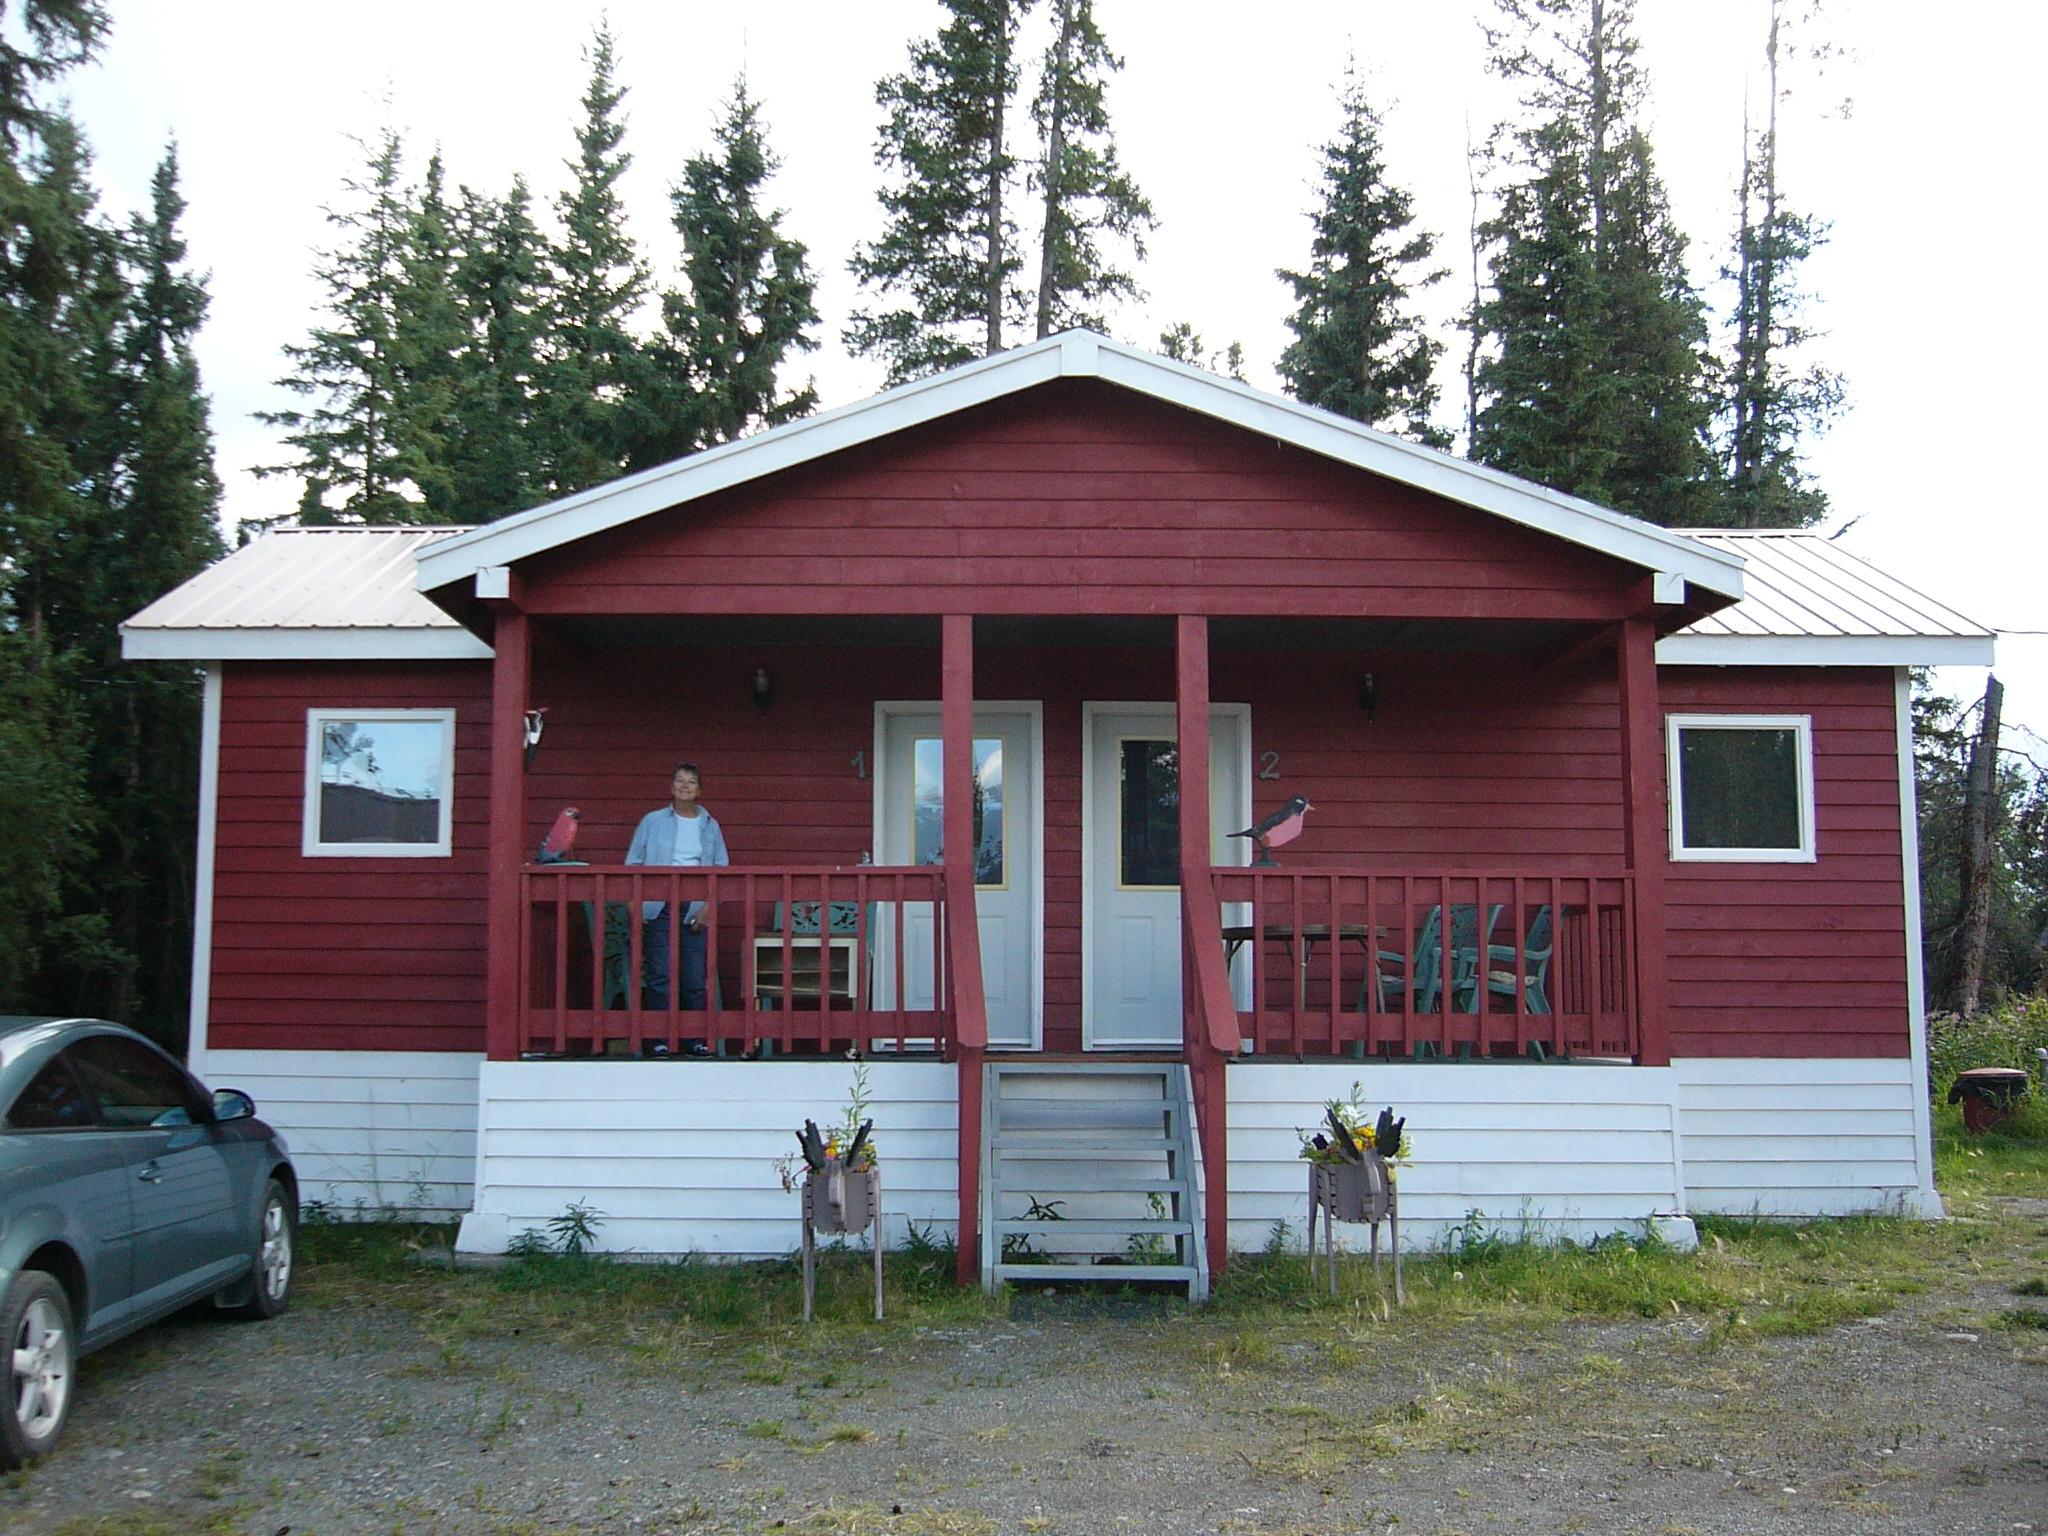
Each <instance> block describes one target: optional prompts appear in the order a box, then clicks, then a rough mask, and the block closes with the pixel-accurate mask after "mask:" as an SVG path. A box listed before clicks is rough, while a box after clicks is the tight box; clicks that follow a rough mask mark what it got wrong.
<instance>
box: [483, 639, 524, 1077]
mask: <svg viewBox="0 0 2048 1536" xmlns="http://www.w3.org/2000/svg"><path fill="white" fill-rule="evenodd" d="M532 638H533V637H532V634H531V632H530V630H529V628H528V621H527V617H526V614H525V612H524V611H523V610H521V609H519V608H515V607H513V606H512V605H511V604H509V603H506V604H503V605H501V606H500V607H499V608H498V612H497V623H496V626H495V628H494V629H493V631H492V635H491V652H492V656H491V816H490V832H489V842H488V844H487V845H486V846H487V849H488V853H489V864H488V867H489V870H490V882H489V885H488V887H487V889H488V891H489V898H488V907H487V911H488V916H489V929H488V932H489V939H488V945H489V948H488V951H487V952H488V954H489V957H490V958H489V966H488V969H487V970H486V972H485V977H486V980H485V988H484V1020H485V1024H484V1044H485V1048H486V1050H487V1051H488V1052H489V1055H490V1059H491V1060H492V1061H512V1060H515V1059H517V1057H518V1055H519V1003H520V998H519V927H520V924H519V891H520V871H521V869H522V868H523V866H524V865H525V863H526V774H525V764H524V761H523V759H524V755H525V738H524V727H525V720H526V697H527V684H528V680H529V677H530V676H531V672H532V667H533V656H532Z"/></svg>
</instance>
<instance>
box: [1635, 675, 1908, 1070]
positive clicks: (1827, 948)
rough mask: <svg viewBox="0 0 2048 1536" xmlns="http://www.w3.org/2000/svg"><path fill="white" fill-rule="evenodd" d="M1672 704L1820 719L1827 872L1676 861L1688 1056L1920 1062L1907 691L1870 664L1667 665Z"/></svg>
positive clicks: (1675, 1012)
mask: <svg viewBox="0 0 2048 1536" xmlns="http://www.w3.org/2000/svg"><path fill="white" fill-rule="evenodd" d="M1660 681H1661V683H1662V701H1663V706H1664V708H1665V710H1666V711H1669V712H1683V711H1693V710H1698V711H1701V712H1712V711H1716V710H1718V711H1724V712H1728V713H1740V714H1800V715H1811V716H1812V717H1813V754H1814V818H1815V822H1816V828H1817V832H1818V837H1819V841H1818V843H1817V844H1816V847H1817V850H1818V852H1819V858H1818V860H1817V861H1816V862H1814V863H1812V864H1693V863H1685V864H1673V865H1671V866H1670V874H1669V876H1668V878H1667V882H1666V900H1667V903H1668V913H1669V915H1668V918H1667V922H1668V924H1669V928H1670V953H1671V1005H1672V1033H1671V1050H1672V1054H1673V1055H1675V1056H1904V1055H1905V1054H1906V1053H1907V1035H1906V925H1905V895H1904V888H1903V868H1902V865H1901V858H1900V850H1899V766H1898V751H1897V736H1896V731H1897V723H1896V720H1895V718H1894V714H1893V710H1894V704H1893V682H1892V674H1891V672H1890V671H1889V670H1887V669H1884V668H1877V667H1867V668H1854V669H1850V668H1828V669H1821V668H1807V669H1799V670H1795V669H1790V668H1785V669H1779V668H1771V669H1768V670H1766V669H1763V668H1756V667H1733V668H1726V669H1714V668H1707V667H1683V668H1670V667H1667V668H1664V669H1663V671H1662V675H1661V678H1660Z"/></svg>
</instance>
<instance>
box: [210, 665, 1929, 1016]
mask: <svg viewBox="0 0 2048 1536" xmlns="http://www.w3.org/2000/svg"><path fill="white" fill-rule="evenodd" d="M938 661H939V658H938V651H937V647H936V646H933V647H931V648H930V649H928V650H927V649H922V648H918V647H907V646H904V647H894V646H876V647H862V648H852V647H844V648H837V649H814V648H809V647H797V646H757V647H749V646H731V647H720V646H710V647H703V646H700V647H692V648H690V649H688V650H656V649H647V650H620V651H584V652H582V653H580V654H579V655H578V656H576V657H574V658H571V659H563V660H551V661H546V662H543V663H542V664H541V665H540V666H539V667H538V668H537V669H536V673H535V677H534V690H533V699H534V702H535V703H536V704H544V705H547V706H548V716H547V720H548V727H547V736H546V738H545V740H544V741H543V743H542V745H541V748H540V751H539V753H538V755H537V756H536V758H535V760H534V763H533V767H532V770H531V771H530V772H529V774H528V775H527V777H526V806H525V821H526V825H527V839H526V842H527V845H528V846H535V845H537V844H538V843H539V841H540V837H541V835H542V833H543V832H544V831H545V830H546V828H547V826H548V825H549V824H550V823H551V822H552V820H553V818H554V815H555V813H556V811H558V810H559V809H560V808H561V807H562V806H564V805H574V806H576V807H577V808H578V809H580V810H581V811H582V812H583V823H582V828H581V831H580V833H579V837H578V842H577V852H578V854H579V856H582V857H586V858H589V859H592V860H596V861H600V862H604V861H611V860H616V859H618V858H620V857H622V856H623V855H624V853H625V849H626V845H627V842H628V840H629V839H630V837H631V835H632V831H633V827H634V825H635V824H636V823H637V822H638V820H639V818H640V817H641V816H642V815H644V814H645V813H646V812H647V811H649V810H651V809H653V808H654V807H656V806H658V805H659V804H661V803H662V801H663V797H664V789H665V785H666V783H667V780H668V775H669V771H670V769H671V768H672V767H673V765H674V764H675V762H676V761H677V759H679V758H683V757H689V758H691V759H693V760H695V761H696V762H698V763H700V764H701V765H702V767H703V770H704V799H705V803H706V804H707V805H708V806H710V807H711V809H712V810H713V811H714V812H715V813H716V815H717V816H718V818H719V820H720V822H721V823H722V824H723V825H724V827H725V831H726V836H727V840H728V842H729V843H730V845H731V848H732V853H733V857H734V859H735V860H736V861H738V862H740V863H742V864H745V863H815V864H852V863H854V862H856V861H857V860H858V859H859V858H860V856H861V854H862V853H863V852H868V851H872V843H873V830H872V829H873V792H874V784H873V782H872V780H871V779H869V780H863V779H861V778H860V777H858V776H857V773H856V770H855V767H854V764H853V758H854V755H855V754H856V753H860V754H865V759H866V763H867V769H868V772H869V774H870V775H872V773H873V771H874V765H873V761H872V758H873V750H874V701H875V700H876V699H877V698H897V699H931V700H936V699H937V697H938V689H939V675H938V672H939V668H938ZM764 665H765V666H767V667H768V668H769V670H770V671H771V673H772V675H773V677H774V682H775V698H774V703H773V705H772V706H771V707H770V709H769V710H768V711H767V712H766V713H765V714H764V713H762V712H761V711H760V710H758V709H757V708H756V707H755V705H754V703H753V700H752V692H751V679H752V675H753V671H754V669H755V668H756V667H757V666H764ZM1172 665H1173V662H1172V652H1171V651H1170V650H1168V649H1164V648H1160V649H1147V650H1081V649H1072V650H1065V649H1032V648H1021V647H998V646H983V647H981V648H980V653H979V657H978V666H977V669H976V693H977V695H978V696H979V697H981V698H984V699H1037V700H1040V701H1042V704H1043V709H1044V723H1045V743H1044V753H1045V769H1044V803H1045V864H1044V870H1043V880H1044V885H1045V914H1046V934H1045V1003H1046V1011H1045V1026H1046V1027H1045V1042H1046V1046H1047V1048H1048V1049H1051V1050H1076V1049H1079V1047H1080V1042H1081V942H1082V934H1081V867H1082V849H1081V803H1080V802H1081V705H1082V703H1083V701H1084V700H1088V699H1121V700H1133V699H1152V700H1164V699H1167V698H1169V697H1170V696H1171V691H1172V686H1173V678H1172ZM1365 670H1371V671H1372V672H1373V673H1374V674H1375V677H1376V679H1377V684H1378V709H1377V712H1376V717H1375V719H1374V720H1373V721H1372V722H1371V723H1370V724H1368V723H1367V722H1366V719H1365V717H1364V715H1363V714H1362V713H1361V712H1360V710H1359V708H1358V702H1357V694H1358V688H1357V679H1358V675H1359V674H1360V673H1361V672H1362V671H1365ZM1213 674H1214V676H1213V686H1214V693H1215V697H1216V698H1217V699H1218V700H1219V701H1224V702H1249V703H1250V704H1251V706H1252V749H1253V762H1254V768H1255V770H1256V768H1257V766H1258V765H1259V764H1260V763H1261V762H1262V761H1263V760H1264V759H1263V757H1262V754H1264V753H1267V752H1271V753H1275V754H1277V768H1278V772H1279V774H1280V777H1279V778H1278V779H1276V780H1267V781H1259V782H1255V783H1254V786H1253V789H1254V805H1255V809H1256V810H1257V811H1259V812H1263V811H1265V810H1267V809H1270V808H1271V807H1272V806H1273V805H1275V804H1277V803H1279V802H1280V801H1281V800H1282V799H1283V798H1285V797H1286V796H1289V795H1293V794H1304V795H1307V796H1308V797H1309V799H1310V800H1311V801H1313V802H1314V804H1315V807H1316V809H1315V811H1314V813H1313V814H1312V815H1311V816H1310V818H1309V824H1308V830H1307V832H1306V834H1305V835H1304V836H1303V837H1302V838H1301V839H1300V840H1299V841H1298V842H1296V843H1294V844H1292V845H1290V846H1289V847H1287V848H1285V849H1283V850H1281V853H1280V855H1279V857H1280V858H1281V860H1282V862H1283V864H1284V865H1285V866H1287V867H1293V868H1315V867H1318V866H1332V865H1340V864H1350V865H1356V864H1359V863H1361V862H1364V863H1371V862H1375V861H1377V862H1383V863H1385V864H1388V865H1393V866H1399V867H1406V868H1418V867H1420V868H1427V867H1432V866H1441V867H1445V868H1450V869H1456V868H1486V869H1495V870H1499V869H1511V868H1513V867H1514V866H1515V865H1517V864H1523V865H1529V866H1541V867H1543V868H1545V869H1558V870H1564V871H1585V872H1596V871H1603V870H1604V871H1612V870H1616V869H1618V868H1619V867H1620V863H1621V858H1622V832H1621V784H1620V771H1621V770H1620V732H1619V725H1618V716H1617V693H1616V686H1615V682H1614V678H1613V676H1612V661H1611V658H1605V657H1603V658H1592V659H1589V660H1588V661H1587V662H1585V663H1583V664H1580V665H1576V666H1573V667H1571V668H1566V669H1558V670H1555V671H1551V672H1537V671H1534V670H1533V669H1532V667H1531V665H1530V663H1529V662H1528V661H1527V660H1526V659H1524V658H1521V657H1516V656H1506V657H1495V656H1477V655H1438V654H1427V653H1385V654H1380V655H1377V656H1374V657H1372V658H1370V659H1369V660H1368V659H1366V658H1360V657H1356V656H1349V655H1344V654H1341V653H1331V652H1323V651H1295V652H1270V653H1262V654H1250V653H1242V652H1231V651H1219V652H1218V653H1217V654H1216V656H1215V658H1214V667H1213ZM1662 684H1663V704H1664V707H1665V708H1666V709H1667V710H1695V709H1697V710H1715V709H1724V710H1741V711H1751V712H1786V713H1806V714H1811V715H1812V716H1813V720H1814V742H1815V752H1816V758H1817V773H1816V779H1817V785H1816V790H1817V794H1816V801H1817V815H1818V820H1819V837H1820V844H1819V846H1820V861H1819V862H1818V863H1817V864H1812V865H1797V864H1795V865H1783V864H1780V865H1674V866H1672V867H1671V869H1670V871H1669V879H1668V890H1669V893H1670V895H1669V900H1670V912H1669V925H1670V934H1671V978H1672V979H1671V991H1672V1001H1673V1029H1672V1049H1673V1052H1674V1054H1676V1055H1693V1056H1696V1055H1899V1054H1903V1053H1904V1052H1905V1050H1906V1028H1905V1006H1906V1004H1905V982H1904V974H1905V973H1904V964H1905V948H1904V918H1903V902H1902V896H1901V888H1900V867H1899V836H1898V787H1897V768H1896V764H1895V761H1894V758H1893V748H1892V743H1893V734H1892V733H1893V724H1892V692H1891V689H1892V682H1891V675H1890V673H1889V672H1886V671H1882V670H1877V669H1872V670H1869V671H1854V672H1851V671H1841V670H1836V671H1775V670H1774V671H1765V670H1761V669H1755V668H1743V669H1730V670H1726V671H1715V670H1710V669H1680V670H1673V669H1665V671H1664V673H1663V676H1662ZM488 692H489V669H488V667H487V666H484V665H463V664H424V663H422V664H414V665H410V666H396V665H392V666H382V667H378V666H368V665H351V666H343V665H339V664H336V665H318V666H315V665H310V664H307V665H300V664H269V665H260V666H259V665H254V664H248V665H239V664H238V665H235V666H231V667H229V668H228V670H227V674H226V685H225V688H224V690H223V699H222V741H223V744H222V751H221V802H220V819H219V825H220V845H219V865H218V871H219V873H218V876H217V884H216V899H215V908H214V935H215V957H214V979H213V999H214V1001H213V1011H212V1027H211V1040H212V1043H213V1044H215V1045H217V1046H226V1047H233V1046H245V1047H253V1046H271V1047H277V1046H301V1047H312V1046H319V1047H358V1048H366V1049H368V1048H375V1049H407V1048H412V1049H480V1048H481V1047H482V1043H483V1027H482V1006H483V1004H482V1000H483V966H484V858H483V840H484V821H485V811H486V806H485V800H486V796H487V794H488V784H489V774H488V772H487V770H486V763H485V746H484V742H485V738H486V735H487V731H488V720H487V714H488V708H487V701H488ZM349 706H359V707H364V708H372V707H377V708H388V707H394V706H408V707H450V706H452V707H453V708H454V709H455V710H456V712H457V749H456V798H455V806H454V821H455V852H454V855H453V856H452V857H450V858H447V859H425V860H418V859H405V860H400V859H364V860H354V859H334V858H320V859H306V858H303V857H302V856H301V855H300V853H299V827H300V819H299V818H300V807H301V796H302V794H303V789H304V777H305V750H306V746H305V730H306V725H305V719H306V710H307V709H308V708H311V707H322V708H333V707H344V708H345V707H349ZM1159 724H1160V730H1161V733H1162V734H1167V735H1170V734H1171V730H1172V724H1171V721H1170V720H1166V719H1162V720H1161V721H1160V723H1159ZM727 959H728V969H730V962H731V960H732V957H730V956H728V957H727ZM728 985H729V986H731V985H736V982H735V981H734V979H733V978H731V977H728Z"/></svg>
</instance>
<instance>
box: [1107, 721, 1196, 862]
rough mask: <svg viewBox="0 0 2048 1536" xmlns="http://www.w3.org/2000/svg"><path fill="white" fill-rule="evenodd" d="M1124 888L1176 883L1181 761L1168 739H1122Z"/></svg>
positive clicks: (1121, 854)
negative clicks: (1126, 886) (1127, 886)
mask: <svg viewBox="0 0 2048 1536" xmlns="http://www.w3.org/2000/svg"><path fill="white" fill-rule="evenodd" d="M1117 772H1118V775H1119V777H1120V779H1121V781H1122V782H1121V786H1120V794H1121V800H1120V804H1121V807H1122V810H1121V836H1120V838H1119V850H1118V857H1119V860H1120V862H1119V864H1118V866H1117V880H1118V881H1119V883H1121V884H1123V885H1173V886H1177V885H1179V884H1180V761H1179V758H1178V756H1177V754H1176V751H1175V748H1174V744H1173V743H1172V742H1170V741H1120V742H1118V743H1117Z"/></svg>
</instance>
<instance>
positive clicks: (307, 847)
mask: <svg viewBox="0 0 2048 1536" xmlns="http://www.w3.org/2000/svg"><path fill="white" fill-rule="evenodd" d="M454 800H455V711H454V710H452V709H309V710H307V711H306V810H305V830H304V834H303V838H302V842H301V845H300V851H301V852H302V853H304V854H305V855H306V856H307V857H308V858H318V857H326V858H376V859H392V858H398V859H428V858H437V857H444V856H446V854H447V853H448V850H449V846H450V836H449V829H450V827H451V825H452V822H451V812H452V810H453V806H454Z"/></svg>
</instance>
